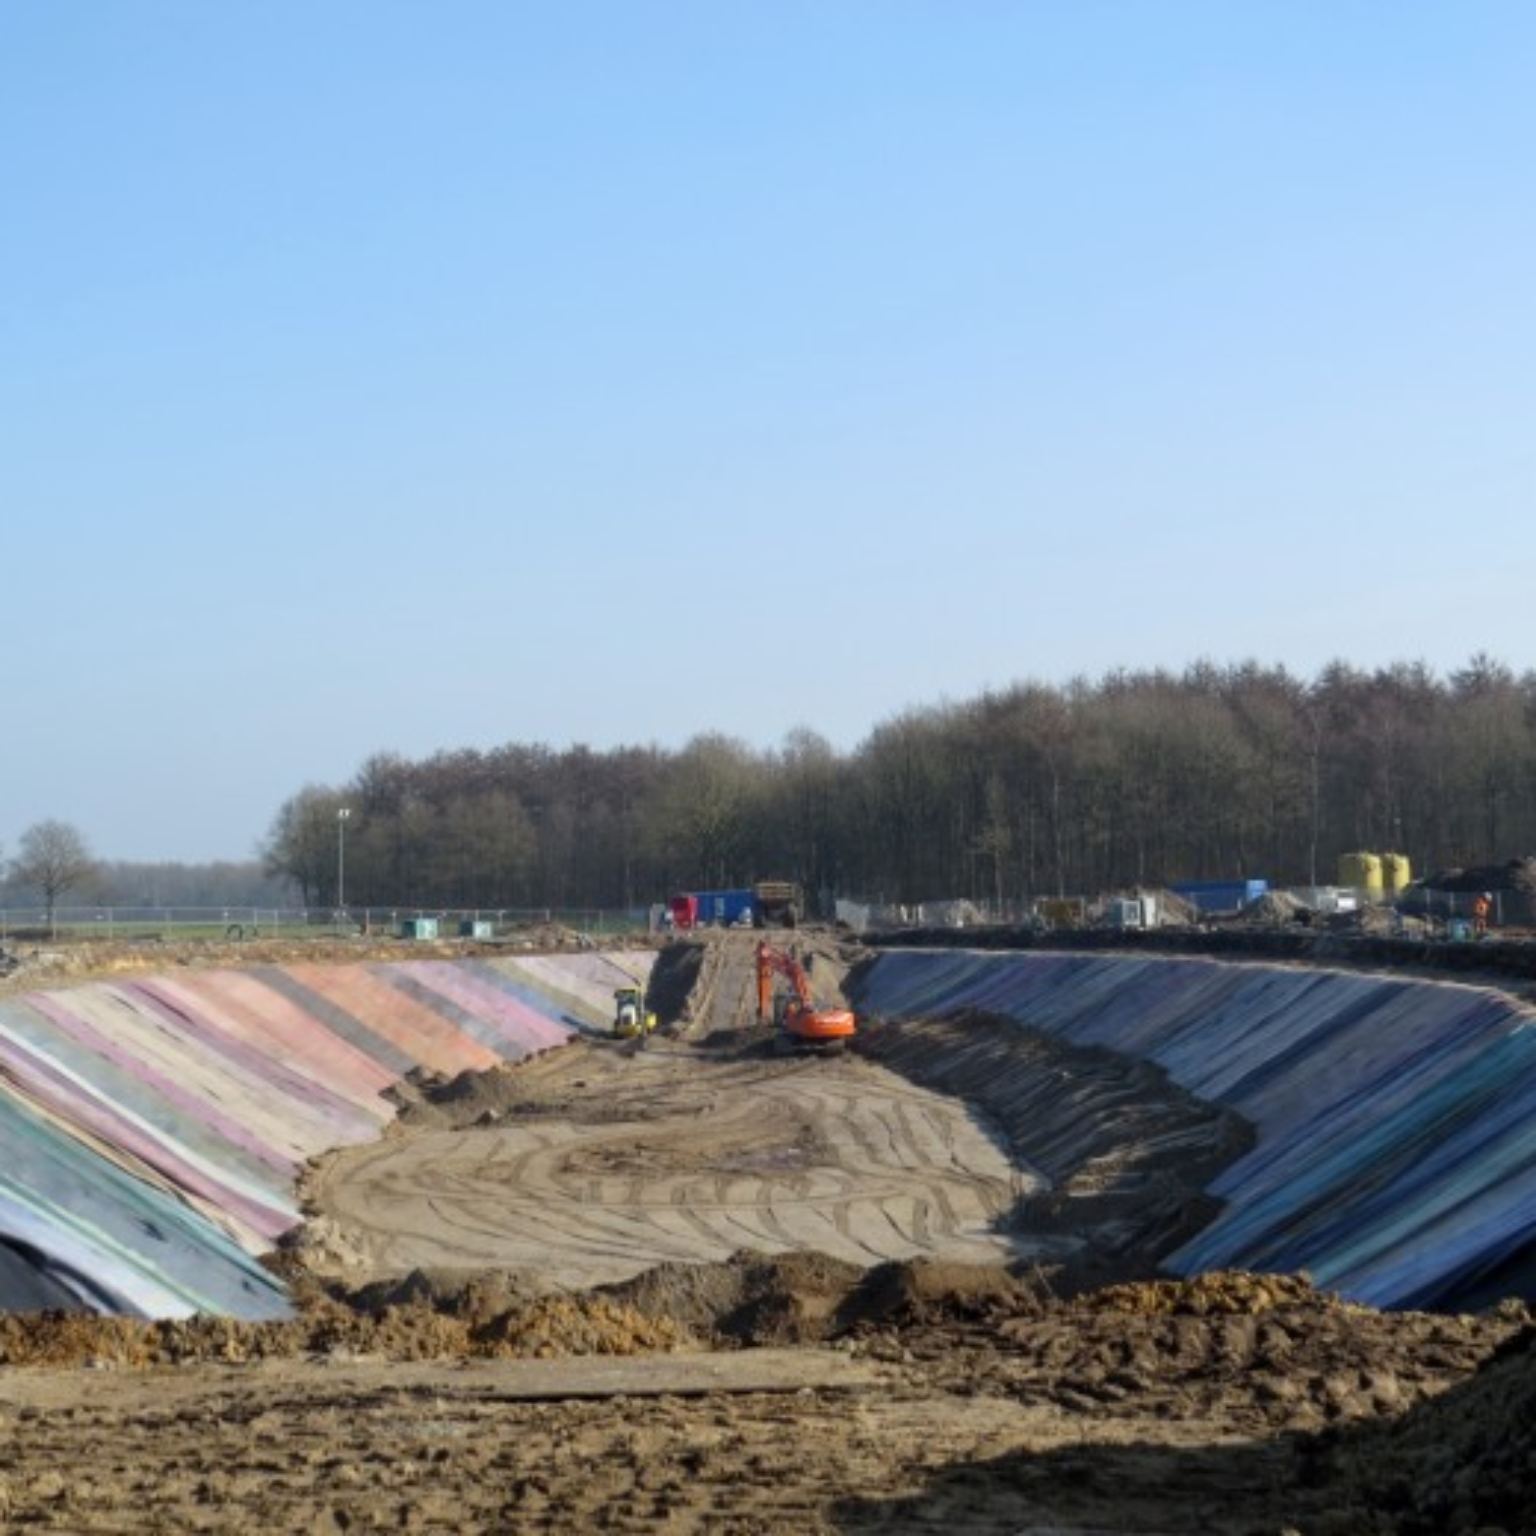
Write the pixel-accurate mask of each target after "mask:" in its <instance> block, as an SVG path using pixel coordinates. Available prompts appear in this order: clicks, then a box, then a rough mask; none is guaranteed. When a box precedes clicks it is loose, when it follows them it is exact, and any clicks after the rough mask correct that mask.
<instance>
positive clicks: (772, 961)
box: [757, 944, 857, 1047]
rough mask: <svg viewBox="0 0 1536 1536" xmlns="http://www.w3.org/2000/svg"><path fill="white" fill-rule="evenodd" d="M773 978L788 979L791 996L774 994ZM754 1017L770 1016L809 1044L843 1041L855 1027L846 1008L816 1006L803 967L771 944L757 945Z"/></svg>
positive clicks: (796, 1040)
mask: <svg viewBox="0 0 1536 1536" xmlns="http://www.w3.org/2000/svg"><path fill="white" fill-rule="evenodd" d="M775 978H782V979H783V980H785V981H786V982H788V983H789V987H790V990H791V991H792V992H793V993H794V996H793V997H791V998H787V999H786V998H775V996H774V980H775ZM757 1017H758V1020H759V1022H761V1023H764V1024H766V1023H767V1022H768V1021H769V1020H770V1019H772V1020H773V1021H774V1022H775V1023H777V1024H778V1025H779V1027H780V1028H781V1029H782V1030H783V1031H784V1033H785V1035H786V1036H788V1037H789V1039H790V1040H791V1041H792V1042H794V1043H798V1044H801V1045H804V1046H808V1047H838V1046H842V1045H845V1044H846V1043H847V1042H848V1041H849V1040H850V1039H852V1038H853V1035H854V1033H855V1030H856V1027H857V1026H856V1024H855V1021H854V1017H853V1014H852V1013H851V1012H850V1011H849V1010H848V1009H847V1008H818V1007H817V1006H816V999H815V997H814V995H813V994H812V992H811V982H810V978H809V977H808V976H807V975H806V974H805V968H804V967H803V966H802V965H801V964H800V962H799V960H797V959H796V958H795V956H794V955H792V954H787V953H785V951H783V950H781V949H775V948H774V947H773V946H772V945H771V944H759V945H758V946H757Z"/></svg>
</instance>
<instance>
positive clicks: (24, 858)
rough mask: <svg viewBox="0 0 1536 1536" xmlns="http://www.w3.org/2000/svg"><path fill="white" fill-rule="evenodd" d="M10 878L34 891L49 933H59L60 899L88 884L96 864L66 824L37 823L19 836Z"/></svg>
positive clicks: (82, 839) (74, 832) (72, 829)
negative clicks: (40, 904) (45, 913)
mask: <svg viewBox="0 0 1536 1536" xmlns="http://www.w3.org/2000/svg"><path fill="white" fill-rule="evenodd" d="M18 847H19V851H18V853H17V855H16V857H15V859H14V860H12V862H11V878H12V879H14V880H16V881H18V882H19V883H20V884H22V885H24V886H29V887H30V888H31V889H33V890H35V891H36V892H37V893H38V894H39V895H40V896H41V897H42V898H43V904H44V906H45V907H46V908H47V912H48V930H49V932H50V933H53V934H55V935H56V934H57V933H58V908H59V898H60V897H62V896H66V895H68V894H69V892H71V891H74V890H78V889H79V888H80V887H82V886H84V885H87V884H89V882H90V880H91V878H92V877H93V876H94V874H95V872H96V861H95V859H94V858H92V856H91V851H90V849H89V848H88V847H87V846H86V842H85V839H84V838H83V837H82V836H81V835H80V833H79V832H78V831H77V830H76V829H75V828H74V827H72V826H70V825H69V824H68V823H67V822H63V821H40V822H37V823H36V824H35V825H34V826H30V827H28V828H27V830H26V831H25V832H23V833H22V834H21V841H20V844H19V845H18Z"/></svg>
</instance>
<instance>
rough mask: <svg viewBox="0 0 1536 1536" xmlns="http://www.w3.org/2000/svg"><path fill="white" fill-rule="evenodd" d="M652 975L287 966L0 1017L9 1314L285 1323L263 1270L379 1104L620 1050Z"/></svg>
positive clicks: (480, 967)
mask: <svg viewBox="0 0 1536 1536" xmlns="http://www.w3.org/2000/svg"><path fill="white" fill-rule="evenodd" d="M653 961H654V955H653V954H652V953H650V952H649V951H637V952H633V953H627V952H626V953H614V952H602V951H593V952H583V953H580V954H573V955H550V956H529V957H525V958H520V959H516V960H511V959H506V960H503V959H490V960H454V961H432V960H423V961H399V962H387V963H377V964H356V965H281V966H277V965H273V966H264V967H258V968H256V969H253V970H249V971H231V970H208V971H186V972H183V973H178V974H176V975H174V976H156V977H134V978H132V979H127V978H124V979H118V980H107V981H98V982H93V983H88V984H85V985H80V986H75V987H71V988H69V989H68V990H63V991H57V992H30V993H21V994H17V995H15V996H11V997H7V998H3V999H0V1308H4V1309H7V1310H33V1309H36V1308H38V1307H44V1306H66V1305H74V1306H81V1305H83V1306H87V1307H89V1308H91V1309H93V1310H97V1311H105V1312H120V1313H124V1314H127V1315H130V1316H141V1317H182V1316H188V1315H190V1314H192V1313H196V1312H202V1313H208V1314H216V1315H223V1316H231V1317H239V1318H247V1319H259V1318H272V1317H281V1316H284V1315H286V1313H287V1312H288V1303H287V1299H286V1297H285V1295H284V1293H283V1290H282V1287H281V1286H280V1285H279V1284H278V1283H277V1281H276V1280H275V1279H274V1278H273V1277H272V1276H271V1275H270V1274H269V1273H268V1272H267V1270H266V1269H265V1268H263V1267H262V1265H261V1264H260V1263H258V1262H257V1255H259V1254H261V1253H264V1252H266V1251H268V1250H269V1249H270V1248H271V1247H272V1245H273V1244H274V1242H275V1241H276V1240H277V1238H278V1237H279V1236H281V1234H282V1233H283V1232H285V1231H287V1230H288V1229H289V1228H291V1227H293V1226H294V1225H295V1224H296V1223H297V1222H298V1220H299V1211H298V1209H297V1206H296V1203H295V1193H294V1191H295V1185H296V1182H297V1179H298V1176H299V1174H300V1172H301V1171H302V1169H303V1167H304V1164H305V1163H306V1161H308V1160H309V1159H310V1158H312V1157H315V1156H317V1155H318V1154H320V1153H322V1152H326V1151H329V1150H331V1149H332V1148H336V1147H342V1146H349V1145H354V1144H357V1143H359V1142H366V1141H371V1140H373V1139H374V1138H375V1137H377V1136H378V1134H379V1133H380V1131H381V1130H382V1129H383V1127H384V1126H385V1124H387V1122H388V1121H389V1120H390V1118H391V1117H392V1115H393V1110H392V1108H391V1106H390V1104H389V1102H388V1101H387V1100H386V1099H385V1098H384V1097H383V1094H384V1091H385V1090H386V1089H387V1088H389V1087H390V1086H391V1085H392V1084H393V1083H395V1082H397V1081H399V1079H400V1078H401V1077H403V1076H404V1075H405V1074H407V1073H409V1072H411V1071H414V1070H416V1069H423V1070H426V1071H429V1072H434V1073H441V1074H445V1075H452V1074H455V1073H458V1072H461V1071H466V1070H480V1069H484V1068H487V1067H492V1066H494V1065H496V1064H497V1063H498V1062H504V1061H516V1060H518V1059H520V1058H522V1057H524V1056H527V1055H530V1054H533V1053H535V1052H538V1051H543V1050H547V1049H549V1048H551V1047H553V1046H556V1045H560V1044H563V1043H564V1042H565V1041H566V1040H568V1039H569V1038H570V1037H571V1035H572V1034H573V1033H576V1032H580V1031H605V1030H606V1029H607V1027H608V1025H609V1021H610V1018H611V1013H612V1007H613V989H614V987H615V986H617V985H620V984H622V983H623V982H625V981H627V980H631V979H633V980H638V981H640V982H641V983H642V984H643V983H644V981H645V980H646V978H647V977H648V975H649V972H650V967H651V965H652V963H653Z"/></svg>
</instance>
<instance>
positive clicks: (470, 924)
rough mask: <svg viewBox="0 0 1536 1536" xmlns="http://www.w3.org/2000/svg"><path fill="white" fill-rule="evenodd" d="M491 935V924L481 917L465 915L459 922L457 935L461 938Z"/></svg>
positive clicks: (481, 937) (488, 936) (482, 937)
mask: <svg viewBox="0 0 1536 1536" xmlns="http://www.w3.org/2000/svg"><path fill="white" fill-rule="evenodd" d="M491 935H492V925H491V924H490V923H489V922H487V921H486V919H485V918H483V917H475V918H470V917H466V918H465V919H464V920H463V921H462V922H461V923H460V924H459V937H460V938H461V939H488V938H490V937H491Z"/></svg>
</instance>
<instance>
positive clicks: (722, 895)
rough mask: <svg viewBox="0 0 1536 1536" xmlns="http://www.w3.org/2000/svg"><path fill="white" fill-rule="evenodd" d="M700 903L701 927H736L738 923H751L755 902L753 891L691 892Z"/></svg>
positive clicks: (699, 918) (699, 919)
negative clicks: (708, 924) (715, 925)
mask: <svg viewBox="0 0 1536 1536" xmlns="http://www.w3.org/2000/svg"><path fill="white" fill-rule="evenodd" d="M689 894H690V895H691V896H694V897H695V898H697V900H698V903H699V917H698V921H699V924H700V926H703V925H704V924H706V923H719V924H720V925H721V926H722V927H726V928H730V927H734V926H735V925H736V924H737V923H750V922H751V921H752V913H753V910H754V907H755V902H754V899H753V896H752V892H751V891H691V892H689Z"/></svg>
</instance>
